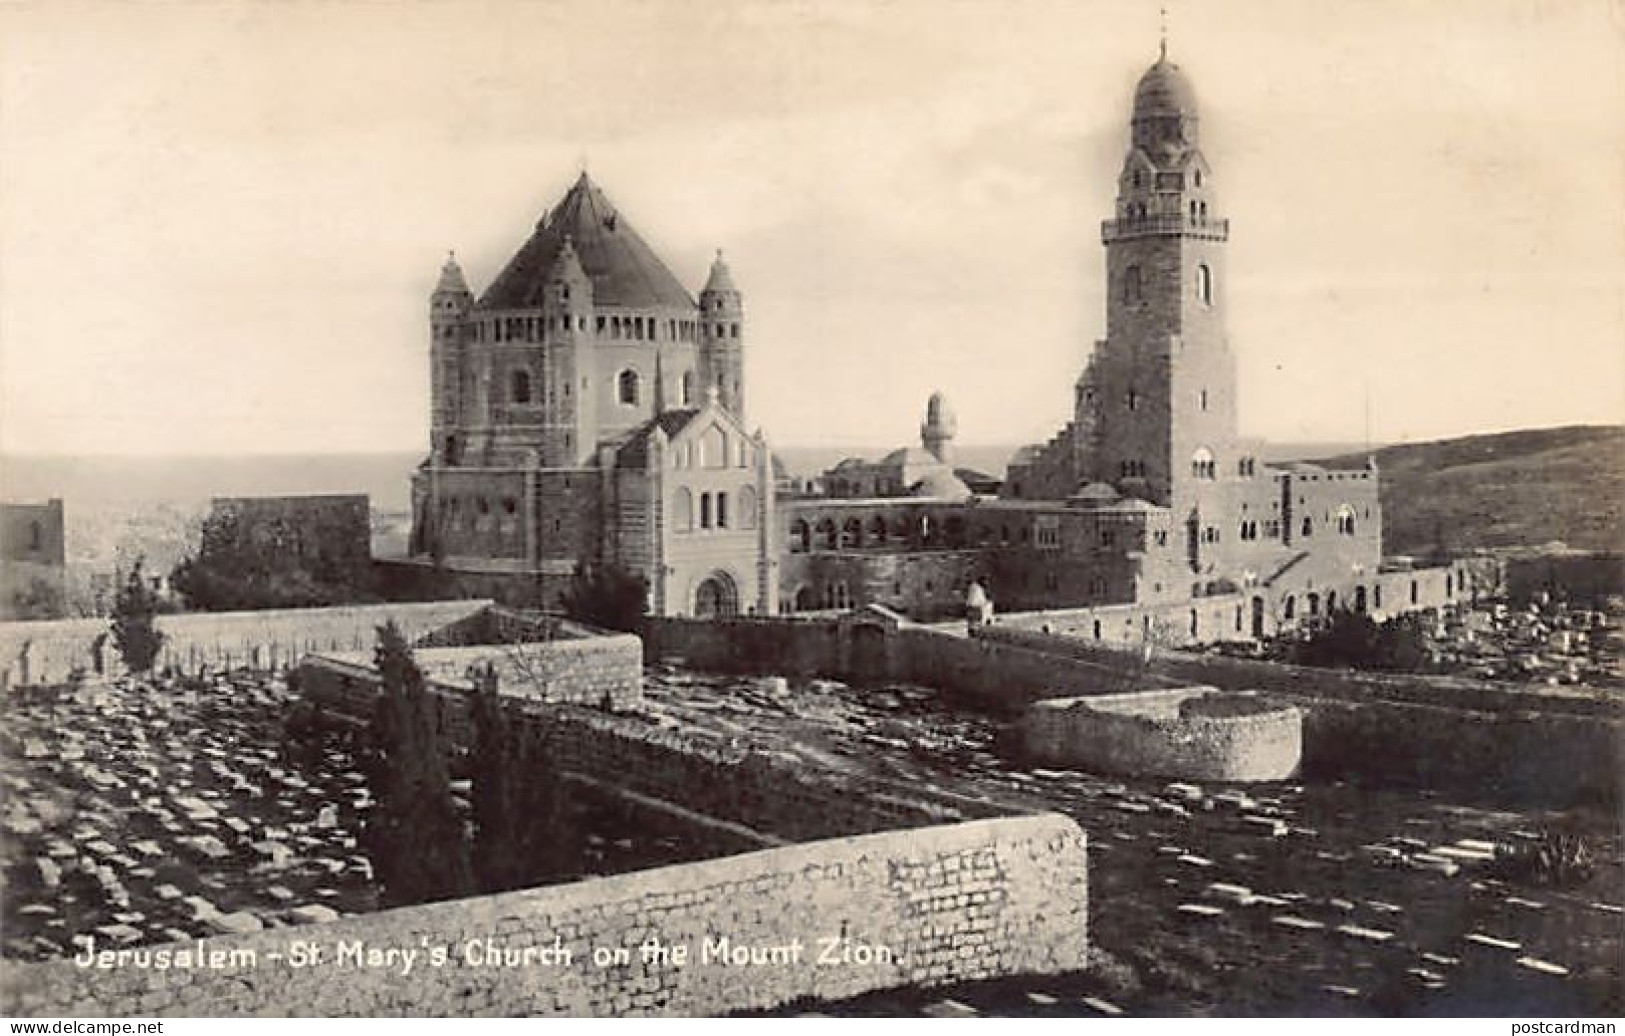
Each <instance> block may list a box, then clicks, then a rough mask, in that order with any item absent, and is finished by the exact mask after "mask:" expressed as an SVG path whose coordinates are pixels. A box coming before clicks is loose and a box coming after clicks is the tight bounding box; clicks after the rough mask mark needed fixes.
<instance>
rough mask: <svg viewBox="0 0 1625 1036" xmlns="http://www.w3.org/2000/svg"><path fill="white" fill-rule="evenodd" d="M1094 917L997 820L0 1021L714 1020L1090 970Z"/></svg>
mask: <svg viewBox="0 0 1625 1036" xmlns="http://www.w3.org/2000/svg"><path fill="white" fill-rule="evenodd" d="M1087 900H1088V886H1087V867H1086V861H1085V843H1084V835H1083V832H1082V831H1081V830H1079V828H1078V827H1077V825H1076V824H1075V823H1073V822H1072V821H1071V820H1070V819H1068V818H1066V817H1062V816H1058V815H1054V814H1045V815H1041V816H1032V817H1020V818H1007V819H999V820H983V821H977V822H974V823H966V824H954V825H950V826H942V827H931V828H925V829H916V830H910V831H897V832H887V833H884V834H875V835H867V836H864V837H859V838H838V839H832V840H828V841H821V842H814V843H810V844H805V845H794V846H787V847H784V848H778V849H770V850H766V851H762V852H755V853H746V854H743V855H739V856H731V857H727V858H724V859H717V860H709V861H706V862H703V863H693V864H683V865H679V866H675V867H665V868H660V869H656V870H649V871H641V872H638V873H634V874H626V875H621V876H619V877H611V878H601V879H597V880H594V881H589V882H579V883H575V884H571V885H560V886H552V887H546V888H537V889H529V890H525V891H521V892H512V893H506V894H503V895H497V896H486V897H480V898H475V899H464V900H457V901H452V902H446V903H436V904H432V905H427V906H419V907H407V908H403V909H399V910H391V911H386V912H383V913H378V914H372V915H367V916H361V917H351V918H344V919H341V920H338V921H334V922H330V923H327V924H322V925H314V926H307V927H299V928H285V929H277V930H274V931H268V932H260V933H255V934H253V935H244V936H235V937H230V938H222V939H217V940H211V941H209V942H208V943H207V944H205V946H206V948H207V949H208V950H209V951H212V952H214V953H217V954H226V955H231V956H230V957H229V959H231V960H234V961H235V962H236V964H235V966H227V967H223V968H191V967H188V968H178V967H170V968H169V969H167V970H158V969H157V968H156V967H155V966H151V965H149V966H145V967H143V966H139V965H137V964H134V963H127V964H125V965H124V966H119V967H113V968H107V969H102V968H88V967H81V966H80V965H78V964H76V963H74V962H73V961H71V960H69V961H52V962H49V963H44V964H25V965H17V966H15V967H10V968H7V969H6V972H5V976H4V980H3V990H4V992H3V995H0V1011H3V1013H5V1014H8V1015H12V1016H30V1015H32V1016H45V1015H58V1016H60V1015H73V1016H102V1015H112V1016H118V1015H123V1016H130V1015H141V1016H154V1015H157V1016H187V1015H224V1016H235V1015H292V1014H300V1015H335V1016H358V1015H371V1016H386V1017H393V1016H420V1015H431V1016H445V1015H465V1016H466V1015H479V1016H493V1015H494V1016H503V1015H524V1016H540V1015H568V1016H578V1017H579V1016H588V1017H591V1016H603V1015H716V1014H725V1013H728V1012H734V1011H743V1010H751V1009H762V1008H771V1007H774V1006H777V1005H780V1004H784V1003H788V1002H790V1001H794V1000H799V999H802V998H810V999H830V1000H836V999H843V998H847V997H852V996H857V995H859V994H862V993H865V992H869V991H871V990H876V989H885V988H892V987H896V986H903V985H918V986H934V985H941V984H946V983H950V982H958V981H967V980H977V979H990V978H997V977H1002V976H1006V975H1019V974H1042V973H1054V972H1065V971H1073V970H1080V969H1082V968H1083V967H1084V959H1085V938H1086V931H1085V919H1086V916H1087ZM195 945H196V944H189V943H176V944H169V945H166V946H162V947H153V948H151V950H152V952H153V953H154V954H156V953H157V952H160V951H163V952H165V954H166V956H167V959H168V960H169V961H170V962H171V963H173V961H174V960H175V957H174V954H176V953H177V952H180V951H183V950H187V949H191V948H193V947H195ZM296 945H302V946H303V947H304V951H305V956H302V957H301V956H295V953H294V947H295V946H296ZM679 947H681V948H682V953H683V956H682V958H681V960H680V961H679V958H678V952H679V949H678V948H679ZM312 949H315V950H319V951H320V953H321V957H320V959H319V961H317V962H316V963H313V964H312V963H309V960H310V957H309V952H310V951H311V950H312ZM662 949H663V950H664V951H665V952H664V954H662V953H661V952H660V951H661V950H662ZM437 950H438V951H441V952H442V953H443V954H444V956H443V958H439V957H431V956H430V954H431V953H432V952H434V951H437ZM391 951H393V954H391ZM408 951H415V953H416V957H415V958H413V960H412V962H411V964H410V966H409V967H408V966H407V964H406V962H405V959H404V957H403V956H402V955H403V954H404V953H406V952H408ZM527 951H528V955H527ZM565 951H569V956H568V958H566V957H565ZM595 951H596V953H595ZM505 954H506V955H511V956H505ZM153 959H155V958H153V957H149V958H148V960H149V961H150V960H153ZM510 960H511V961H513V962H514V963H507V962H508V961H510ZM301 961H303V962H305V963H304V966H301V963H300V962H301Z"/></svg>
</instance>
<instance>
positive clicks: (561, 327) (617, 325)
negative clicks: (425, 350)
mask: <svg viewBox="0 0 1625 1036" xmlns="http://www.w3.org/2000/svg"><path fill="white" fill-rule="evenodd" d="M561 297H562V298H564V299H565V300H566V301H568V299H569V295H568V294H567V293H565V294H563V295H562V296H561ZM704 326H706V325H702V324H700V323H699V322H697V321H693V320H674V319H667V320H664V321H662V320H660V319H658V318H656V317H620V316H601V317H598V318H596V320H595V321H594V323H593V327H594V330H595V331H596V332H597V334H598V335H599V336H600V337H602V338H608V339H612V340H616V339H625V340H627V341H634V342H659V341H667V342H692V341H695V340H697V339H698V338H699V336H700V334H701V331H702V328H703V327H704ZM572 327H573V328H574V329H575V330H577V331H585V330H587V318H586V317H585V316H576V317H570V316H568V315H566V316H551V317H541V316H521V317H494V318H492V319H490V320H482V321H479V322H478V323H476V324H475V325H474V340H475V341H476V342H493V343H502V342H540V341H542V338H543V336H544V335H546V334H548V333H549V332H559V331H569V330H571V329H572ZM709 327H710V330H711V337H713V338H738V337H739V323H738V322H737V321H728V322H716V323H710V324H709ZM443 332H444V334H443V337H451V336H452V334H453V333H454V332H455V328H453V327H446V328H444V329H443Z"/></svg>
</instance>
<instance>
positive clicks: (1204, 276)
mask: <svg viewBox="0 0 1625 1036" xmlns="http://www.w3.org/2000/svg"><path fill="white" fill-rule="evenodd" d="M1196 298H1197V300H1198V301H1199V302H1201V303H1203V304H1204V305H1211V304H1212V303H1213V271H1212V270H1210V269H1208V265H1207V264H1206V263H1202V264H1201V265H1200V266H1198V267H1197V268H1196Z"/></svg>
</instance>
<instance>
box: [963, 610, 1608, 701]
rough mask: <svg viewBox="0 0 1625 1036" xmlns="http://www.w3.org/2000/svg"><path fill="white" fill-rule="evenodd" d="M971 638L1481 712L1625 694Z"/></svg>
mask: <svg viewBox="0 0 1625 1036" xmlns="http://www.w3.org/2000/svg"><path fill="white" fill-rule="evenodd" d="M975 639H977V640H986V641H993V642H996V643H1000V644H1010V645H1016V646H1021V647H1026V648H1029V649H1032V650H1041V651H1045V652H1048V653H1051V654H1055V655H1064V656H1068V657H1070V658H1073V659H1076V660H1078V661H1080V662H1086V663H1090V664H1091V665H1093V666H1096V667H1106V668H1109V669H1115V670H1118V671H1124V670H1131V671H1135V672H1138V673H1140V674H1141V677H1140V678H1141V679H1142V681H1143V686H1147V687H1187V686H1192V685H1197V684H1211V685H1213V686H1215V687H1221V688H1226V689H1229V690H1237V691H1264V692H1267V693H1271V694H1280V695H1287V696H1296V697H1310V698H1326V699H1335V700H1342V701H1351V702H1371V701H1393V702H1402V703H1408V704H1413V705H1433V706H1442V707H1447V708H1461V709H1472V710H1475V711H1480V712H1509V713H1510V712H1520V711H1525V710H1538V711H1541V712H1548V713H1558V714H1568V715H1583V716H1597V717H1601V718H1611V719H1615V720H1618V719H1621V718H1625V699H1622V698H1621V697H1620V696H1619V695H1608V694H1602V693H1599V692H1597V691H1596V690H1594V689H1590V688H1571V687H1549V686H1534V685H1518V684H1509V683H1496V682H1492V681H1488V680H1472V679H1467V678H1465V677H1455V676H1424V675H1418V674H1408V673H1374V672H1360V671H1357V670H1353V669H1323V668H1319V667H1314V666H1298V665H1288V664H1287V663H1284V662H1267V661H1260V660H1257V659H1248V658H1230V657H1227V656H1224V655H1204V654H1195V653H1190V652H1183V651H1160V650H1159V651H1155V652H1153V653H1152V654H1151V655H1150V656H1149V657H1147V656H1146V655H1145V654H1144V653H1143V652H1140V651H1125V650H1122V649H1113V648H1109V647H1105V646H1101V645H1098V644H1094V643H1091V642H1089V641H1087V640H1083V639H1080V638H1077V637H1061V636H1048V635H1045V634H1042V633H1033V632H1030V631H1025V630H1018V629H1012V628H1009V627H1006V626H990V627H983V628H978V629H977V630H976V631H975Z"/></svg>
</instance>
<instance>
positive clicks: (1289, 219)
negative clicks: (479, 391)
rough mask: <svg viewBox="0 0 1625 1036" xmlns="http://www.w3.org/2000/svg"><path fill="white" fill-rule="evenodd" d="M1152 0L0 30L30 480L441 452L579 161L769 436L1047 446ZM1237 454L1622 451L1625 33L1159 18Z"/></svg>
mask: <svg viewBox="0 0 1625 1036" xmlns="http://www.w3.org/2000/svg"><path fill="white" fill-rule="evenodd" d="M1158 7H1159V5H1158V3H1157V2H1156V0H1136V2H1126V0H1125V2H1120V0H1071V2H1064V3H1062V2H1044V0H998V2H994V0H974V2H971V0H958V2H954V0H947V2H943V0H890V2H881V0H829V2H819V3H797V2H789V0H786V2H772V3H768V2H727V0H668V2H660V3H655V2H646V3H630V2H613V0H612V2H607V3H598V2H595V3H588V2H558V3H514V2H488V3H479V2H469V3H435V2H372V3H360V2H311V0H305V2H299V0H292V2H288V3H269V2H266V3H197V2H192V3H181V2H178V3H174V4H162V5H160V4H144V5H131V4H122V3H119V4H114V3H73V2H50V3H45V2H31V0H14V2H12V3H9V4H6V5H4V6H0V228H3V232H0V450H4V451H5V452H8V453H103V454H106V453H112V454H125V453H128V454H150V455H161V454H171V453H205V454H222V453H224V454H230V453H300V452H329V451H331V452H351V451H373V450H412V449H417V448H421V447H423V446H425V445H426V442H427V436H428V430H427V425H428V344H429V343H428V327H427V299H428V294H429V292H430V290H431V289H432V287H433V285H434V281H435V278H436V275H437V273H438V270H439V267H440V264H441V262H442V261H443V259H444V258H445V255H446V252H447V251H448V250H450V249H455V251H456V254H457V257H458V259H459V261H460V262H461V263H462V265H463V267H464V269H465V271H466V272H467V274H468V277H469V279H470V281H471V283H472V284H473V286H474V288H475V290H476V292H478V291H480V290H482V289H483V288H484V287H485V285H487V284H488V283H489V282H490V280H491V279H492V278H493V277H494V276H495V275H496V274H497V272H498V271H499V270H500V269H501V268H502V266H503V264H504V263H505V262H506V261H507V259H508V258H509V257H510V256H511V255H512V253H513V252H514V251H515V250H516V249H517V248H518V247H519V246H520V244H521V243H522V242H523V241H524V239H525V237H526V236H527V235H528V233H529V232H530V230H531V228H532V227H533V225H534V224H535V222H536V220H537V218H538V217H539V216H540V215H541V214H542V213H543V212H544V211H545V210H546V209H547V208H548V207H549V206H551V205H552V204H554V203H555V202H556V201H557V200H558V199H559V198H560V197H561V196H562V195H563V193H564V191H565V190H566V189H567V188H568V187H569V185H570V183H571V182H572V181H573V180H574V179H575V177H576V176H577V174H578V173H579V171H580V170H581V168H582V167H583V165H585V166H586V167H587V168H588V169H589V170H590V172H591V175H592V177H593V179H594V180H595V181H596V182H598V183H599V185H600V186H601V187H603V189H604V190H605V191H606V192H607V193H608V195H609V196H610V198H611V199H613V200H614V201H615V203H616V204H617V206H618V207H619V210H620V212H621V213H622V214H623V216H624V217H625V218H626V219H627V220H628V221H630V222H631V223H632V225H634V226H635V227H636V228H637V229H638V231H639V232H640V233H641V234H642V235H643V237H644V238H645V239H646V240H647V241H649V242H650V243H651V244H652V245H653V246H654V248H655V249H656V251H657V252H659V253H660V254H661V255H662V256H663V257H664V258H665V259H666V261H667V263H668V265H670V266H671V268H672V269H673V271H674V272H675V273H676V274H677V276H678V277H679V278H680V279H681V280H682V281H684V282H685V283H686V284H688V285H689V286H690V287H691V289H692V290H696V291H697V290H698V288H699V286H700V285H701V283H703V280H704V277H705V273H706V269H707V267H708V265H709V261H710V259H711V257H712V255H713V254H714V253H715V251H716V250H717V249H719V248H720V249H722V250H724V252H725V254H726V255H727V257H728V260H729V264H730V266H731V267H732V270H733V273H734V277H735V280H736V281H737V282H738V284H739V286H740V287H741V289H742V290H743V292H744V293H745V307H746V320H747V324H746V336H747V338H746V383H747V391H748V399H749V409H750V413H751V420H752V422H753V423H754V424H759V425H761V426H762V427H763V428H764V430H765V431H766V433H767V435H768V436H769V438H770V440H771V441H774V442H778V443H783V444H795V445H853V446H869V447H891V446H896V445H901V444H904V443H908V442H912V441H914V440H915V439H916V437H917V435H918V426H919V422H920V419H921V416H922V412H923V409H924V405H925V400H926V398H927V396H929V395H930V393H931V392H932V391H934V390H941V391H943V392H944V393H945V394H946V395H947V397H948V399H949V400H950V401H951V403H952V405H953V407H954V409H955V410H956V411H957V413H958V418H959V435H960V439H961V441H964V442H967V443H1019V442H1027V441H1040V440H1044V439H1047V438H1049V437H1050V436H1051V435H1053V434H1054V433H1055V432H1056V431H1057V430H1058V429H1059V428H1060V426H1061V425H1062V424H1063V423H1064V422H1065V421H1066V420H1067V419H1068V418H1069V416H1070V406H1071V386H1072V383H1073V382H1074V380H1075V379H1076V377H1077V375H1078V372H1079V371H1080V370H1081V369H1082V366H1083V363H1084V361H1085V359H1086V357H1087V355H1088V353H1089V350H1090V349H1091V348H1092V347H1093V343H1094V342H1095V340H1096V339H1097V338H1099V337H1100V336H1101V335H1102V334H1103V333H1104V324H1105V300H1104V296H1103V293H1102V290H1101V280H1102V276H1103V262H1104V251H1103V249H1102V247H1101V244H1100V237H1099V233H1100V230H1099V223H1100V220H1102V219H1104V218H1106V217H1107V216H1108V215H1109V214H1110V209H1111V206H1112V202H1113V196H1114V193H1115V186H1114V185H1115V179H1116V175H1117V172H1118V169H1119V167H1120V165H1121V162H1122V159H1123V157H1124V153H1125V150H1126V147H1127V140H1128V115H1129V107H1130V103H1131V99H1132V96H1133V89H1134V84H1135V82H1136V80H1137V79H1138V77H1139V76H1140V74H1141V73H1142V72H1143V71H1144V70H1145V68H1146V67H1147V66H1148V65H1149V64H1150V63H1151V62H1152V61H1153V60H1154V59H1155V57H1156V53H1157V43H1158V36H1159V21H1160V16H1159V11H1158ZM1167 8H1168V14H1167V23H1168V38H1169V51H1170V56H1171V57H1172V58H1173V60H1175V61H1176V62H1177V63H1178V64H1180V65H1181V67H1182V68H1183V69H1184V70H1185V71H1186V72H1187V73H1188V74H1189V76H1190V78H1191V79H1192V81H1193V83H1194V84H1195V88H1196V91H1197V95H1198V98H1199V102H1200V105H1201V116H1202V130H1201V132H1202V149H1203V152H1204V154H1205V155H1206V156H1207V158H1208V160H1209V162H1210V164H1211V165H1212V167H1213V170H1214V175H1213V178H1212V183H1213V185H1214V188H1215V191H1216V194H1217V198H1218V205H1217V206H1216V209H1217V211H1216V213H1215V214H1216V215H1224V216H1227V217H1228V218H1229V219H1230V220H1231V243H1230V245H1229V254H1228V259H1227V264H1228V273H1227V276H1228V285H1227V291H1226V292H1225V296H1226V303H1227V305H1228V319H1229V324H1228V327H1229V334H1230V339H1231V345H1232V347H1233V349H1234V350H1235V352H1236V354H1237V356H1238V363H1239V375H1240V421H1241V430H1242V432H1243V433H1244V434H1247V435H1256V436H1262V437H1266V438H1270V439H1276V440H1285V441H1315V442H1327V441H1339V442H1359V441H1365V440H1370V441H1376V442H1394V441H1414V440H1422V439H1430V438H1437V437H1444V436H1450V435H1457V434H1464V433H1468V432H1475V431H1493V430H1501V429H1509V428H1517V427H1534V426H1548V425H1558V424H1569V423H1603V422H1608V423H1616V422H1622V421H1625V105H1621V104H1620V101H1619V99H1620V98H1621V97H1625V3H1622V2H1621V0H1429V2H1428V3H1414V2H1411V0H1362V2H1361V3H1357V4H1348V3H1342V2H1337V3H1333V2H1330V0H1324V2H1323V0H1316V2H1312V3H1306V2H1300V0H1226V2H1224V3H1222V4H1220V3H1197V2H1193V0H1170V2H1169V3H1168V4H1167Z"/></svg>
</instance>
